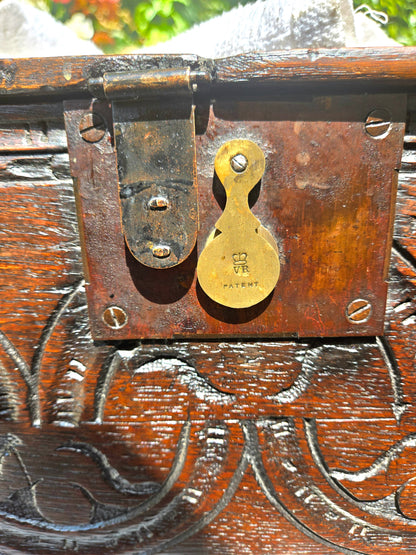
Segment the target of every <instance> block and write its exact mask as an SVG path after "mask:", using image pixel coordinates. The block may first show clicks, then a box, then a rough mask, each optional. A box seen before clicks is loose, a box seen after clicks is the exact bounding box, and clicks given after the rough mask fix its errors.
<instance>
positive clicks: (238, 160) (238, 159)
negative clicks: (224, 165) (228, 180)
mask: <svg viewBox="0 0 416 555" xmlns="http://www.w3.org/2000/svg"><path fill="white" fill-rule="evenodd" d="M230 163H231V167H232V169H233V170H234V171H235V172H236V173H243V171H245V170H246V169H247V165H248V160H247V158H246V157H245V156H244V154H236V155H235V156H233V157H232V158H231V162H230Z"/></svg>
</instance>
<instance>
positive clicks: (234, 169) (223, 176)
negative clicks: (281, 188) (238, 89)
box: [197, 139, 280, 308]
mask: <svg viewBox="0 0 416 555" xmlns="http://www.w3.org/2000/svg"><path fill="white" fill-rule="evenodd" d="M264 169H265V159H264V155H263V152H262V151H261V149H260V148H259V147H258V146H257V145H256V144H255V143H253V142H252V141H248V140H241V139H236V140H233V141H230V142H228V143H225V144H224V145H223V146H222V147H221V148H220V149H219V151H218V153H217V156H216V159H215V171H216V173H217V175H218V177H219V179H220V181H221V182H222V184H223V185H224V189H225V192H226V194H227V203H226V206H225V209H224V212H223V214H222V216H221V217H220V218H219V220H218V221H217V223H216V224H215V231H214V233H211V235H210V237H209V239H208V241H207V244H206V246H205V248H204V250H203V251H202V253H201V255H200V257H199V261H198V267H197V272H198V280H199V283H200V285H201V287H202V289H203V290H204V292H205V293H206V294H207V295H208V296H209V297H210V298H211V299H212V300H214V301H216V302H217V303H219V304H221V305H224V306H227V307H230V308H248V307H250V306H254V305H256V304H258V303H260V302H261V301H263V300H264V299H265V298H266V297H267V296H268V295H270V293H271V292H272V291H273V289H274V288H275V286H276V283H277V280H278V279H279V273H280V262H279V251H278V248H277V245H276V242H275V240H274V239H273V237H272V235H271V234H270V233H269V232H268V231H267V230H266V229H265V228H264V227H263V226H262V225H261V223H260V222H259V220H258V219H257V218H256V217H255V216H254V214H253V213H252V212H251V210H250V207H249V201H248V195H249V193H250V191H251V190H252V189H253V187H254V186H255V185H256V184H257V183H258V182H259V181H260V179H261V177H262V175H263V173H264Z"/></svg>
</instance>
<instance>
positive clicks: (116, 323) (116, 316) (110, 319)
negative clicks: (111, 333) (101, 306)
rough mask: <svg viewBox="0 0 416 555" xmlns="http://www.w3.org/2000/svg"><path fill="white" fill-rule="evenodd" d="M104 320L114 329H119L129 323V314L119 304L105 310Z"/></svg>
mask: <svg viewBox="0 0 416 555" xmlns="http://www.w3.org/2000/svg"><path fill="white" fill-rule="evenodd" d="M103 321H104V323H105V324H107V326H108V327H109V328H111V329H113V330H118V329H120V328H122V327H123V326H125V325H126V324H127V314H126V313H125V311H124V310H123V309H122V308H120V307H119V306H109V307H108V308H106V309H105V310H104V312H103Z"/></svg>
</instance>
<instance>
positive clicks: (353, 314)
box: [346, 299, 373, 324]
mask: <svg viewBox="0 0 416 555" xmlns="http://www.w3.org/2000/svg"><path fill="white" fill-rule="evenodd" d="M372 311H373V307H372V306H371V303H370V302H369V301H367V300H365V299H355V300H354V301H351V302H350V304H349V305H348V306H347V310H346V316H347V320H348V321H349V322H351V323H352V324H364V323H365V322H367V321H368V319H369V318H370V316H371V313H372Z"/></svg>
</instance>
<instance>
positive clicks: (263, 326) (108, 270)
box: [0, 48, 416, 555]
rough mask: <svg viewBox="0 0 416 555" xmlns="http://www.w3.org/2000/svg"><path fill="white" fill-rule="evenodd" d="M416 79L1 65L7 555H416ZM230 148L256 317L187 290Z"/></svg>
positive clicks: (396, 62)
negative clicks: (252, 265) (241, 146)
mask: <svg viewBox="0 0 416 555" xmlns="http://www.w3.org/2000/svg"><path fill="white" fill-rule="evenodd" d="M415 60H416V49H413V48H386V49H379V50H374V49H353V50H336V51H332V50H320V51H306V50H305V51H293V52H274V53H264V54H252V55H251V54H245V55H241V56H237V57H234V58H229V59H221V60H204V59H200V58H197V57H195V56H118V57H111V56H99V57H79V58H49V59H48V58H46V59H23V60H1V61H0V189H1V196H0V202H1V210H0V282H1V286H0V552H1V553H4V554H10V555H11V554H17V553H21V554H23V553H24V554H26V553H33V554H38V555H40V554H42V555H44V554H47V553H50V554H52V553H56V554H58V553H59V554H61V553H68V554H75V553H76V554H86V555H93V554H102V553H114V554H116V553H117V554H122V553H123V554H124V553H125V554H127V553H130V554H133V553H135V554H137V553H140V554H144V553H146V554H150V553H169V554H173V553H192V554H199V553H209V554H214V553H217V554H221V555H222V554H224V553H230V554H231V553H233V554H234V553H235V554H240V553H253V554H256V555H257V554H266V553H279V554H290V555H292V554H293V555H295V554H296V555H298V554H299V555H301V554H302V555H306V554H312V553H319V554H320V555H335V554H336V553H345V554H366V555H367V554H368V555H370V554H372V555H380V554H388V555H392V554H394V555H396V554H403V555H410V554H414V553H416V502H415V491H416V481H415V479H416V425H415V420H414V418H415V416H416V411H415V407H414V403H415V400H416V380H415V377H414V373H415V345H416V300H415V288H416V240H415V233H416V227H415V226H416V219H415V218H416V198H415V195H416V153H415V150H416V146H415V145H416V121H415V120H416V96H415V95H416V61H415ZM235 140H239V141H243V142H244V141H245V142H249V143H250V144H253V143H254V144H255V145H257V147H259V148H260V150H261V152H262V153H263V155H264V159H265V169H264V174H263V176H262V178H261V182H259V183H257V184H256V183H253V189H252V192H251V193H250V196H248V200H247V202H248V204H247V207H246V208H247V210H248V207H249V208H250V211H251V212H250V213H251V214H252V215H254V216H255V219H256V221H258V222H260V224H261V226H262V229H264V230H266V231H264V232H263V233H265V234H268V235H267V241H268V243H269V244H271V243H273V245H274V246H273V248H274V249H275V252H277V253H278V254H277V256H278V260H279V264H280V275H279V277H278V279H277V283H276V285H275V287H274V288H273V290H272V292H271V293H268V294H267V295H266V296H265V297H264V298H263V299H262V300H261V301H258V302H255V303H254V304H252V305H249V306H246V307H243V308H233V307H231V306H225V305H224V304H222V302H218V299H215V298H214V299H213V298H211V297H210V296H209V295H208V294H207V293H206V292H205V290H204V289H203V288H202V287H201V284H200V283H199V280H198V271H197V268H198V260H199V259H200V258H201V254H202V253H203V251H204V249H206V248H207V244H209V240H211V241H214V242H215V241H216V240H217V238H218V229H219V228H216V227H215V226H216V223H217V222H218V220H219V218H220V217H221V215H222V214H223V213H224V211H225V210H229V206H230V204H227V202H229V200H228V201H226V195H225V193H224V189H223V185H224V183H221V179H220V178H219V176H218V172H216V171H215V158H216V156H217V153H218V152H219V150H220V149H221V148H222V147H223V145H224V144H228V143H229V144H231V143H232V141H235ZM233 144H234V143H233ZM249 162H250V160H249ZM230 163H231V162H230ZM239 171H240V170H235V172H236V174H238V172H239ZM242 171H243V172H244V171H245V169H243V170H242ZM146 195H147V196H146ZM129 199H130V200H129ZM131 199H133V200H131ZM227 207H228V208H227ZM152 210H153V212H152ZM246 212H247V211H246ZM250 217H251V216H250ZM256 225H257V224H256ZM218 226H219V227H220V224H218ZM215 229H217V232H216V234H214V232H215ZM259 229H260V228H259V227H258V226H257V228H256V230H257V231H256V232H255V233H256V234H257V235H258V234H259V233H260V234H261V232H259ZM220 231H221V232H222V230H220ZM213 237H214V238H213ZM264 237H265V235H263V238H264ZM207 241H208V243H207ZM146 249H147V250H146ZM175 249H176V250H175ZM234 250H235V249H234ZM237 251H238V252H237ZM243 251H244V249H240V250H238V249H237V250H235V252H234V251H230V253H232V254H233V256H234V255H236V256H237V258H234V265H235V268H237V270H236V274H238V272H239V271H240V270H238V263H239V262H240V261H242V260H245V258H244V252H243ZM250 256H251V255H250ZM262 264H263V266H262V271H263V270H264V272H266V271H268V268H267V266H264V262H263V263H262ZM212 266H213V268H214V269H215V268H216V267H217V261H216V260H213V262H212ZM218 279H219V278H218ZM244 279H246V278H244ZM256 279H257V278H256ZM258 279H260V278H258ZM243 282H244V283H247V284H249V283H250V279H249V278H247V279H246V281H244V280H243V281H239V282H238V284H239V286H240V287H243V286H242V285H241V283H243ZM252 283H254V279H253V280H252ZM230 286H232V288H235V287H236V285H235V282H234V281H230V282H227V283H225V284H224V283H223V282H221V288H222V289H224V288H230ZM248 287H249V286H248V285H247V288H248ZM253 287H254V286H253ZM224 302H227V301H224Z"/></svg>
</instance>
